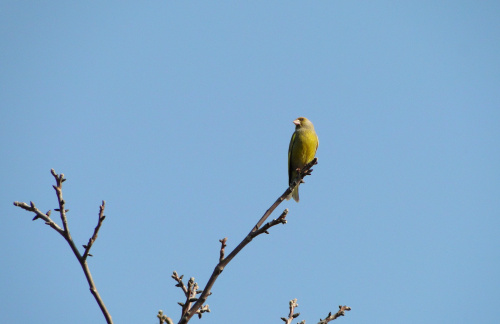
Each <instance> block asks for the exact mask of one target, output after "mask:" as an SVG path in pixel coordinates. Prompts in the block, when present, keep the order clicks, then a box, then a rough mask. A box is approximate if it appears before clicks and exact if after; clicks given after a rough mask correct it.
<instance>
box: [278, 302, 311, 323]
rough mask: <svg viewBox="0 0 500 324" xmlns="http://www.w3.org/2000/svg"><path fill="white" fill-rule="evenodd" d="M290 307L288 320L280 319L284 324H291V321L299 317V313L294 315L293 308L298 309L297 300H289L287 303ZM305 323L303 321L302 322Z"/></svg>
mask: <svg viewBox="0 0 500 324" xmlns="http://www.w3.org/2000/svg"><path fill="white" fill-rule="evenodd" d="M288 304H289V307H290V312H289V313H288V318H285V317H282V318H281V320H282V321H283V322H285V324H292V321H293V319H294V318H297V317H299V315H300V313H295V312H294V311H295V308H296V307H299V304H297V298H295V299H292V300H290V302H289V303H288ZM302 322H305V321H302Z"/></svg>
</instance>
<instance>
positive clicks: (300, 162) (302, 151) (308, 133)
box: [286, 117, 319, 202]
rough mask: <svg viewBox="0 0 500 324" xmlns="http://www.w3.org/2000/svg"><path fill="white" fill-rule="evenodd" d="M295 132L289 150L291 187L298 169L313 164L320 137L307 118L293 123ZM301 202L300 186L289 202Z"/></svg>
mask: <svg viewBox="0 0 500 324" xmlns="http://www.w3.org/2000/svg"><path fill="white" fill-rule="evenodd" d="M293 123H294V124H295V132H294V133H293V135H292V139H291V140H290V147H289V148H288V185H291V184H292V182H293V180H295V178H296V177H297V169H302V168H303V167H304V166H305V165H306V164H307V163H309V162H311V161H312V160H313V159H314V156H315V155H316V150H317V149H318V143H319V141H318V136H317V135H316V132H315V131H314V125H313V123H311V121H310V120H309V119H307V118H305V117H299V118H297V119H295V120H294V121H293ZM292 197H293V199H294V200H295V201H296V202H299V186H297V187H295V189H294V190H293V191H292V193H291V194H290V195H288V197H286V199H287V200H289V199H290V198H292Z"/></svg>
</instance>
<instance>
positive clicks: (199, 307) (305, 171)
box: [179, 158, 318, 324]
mask: <svg viewBox="0 0 500 324" xmlns="http://www.w3.org/2000/svg"><path fill="white" fill-rule="evenodd" d="M317 163H318V159H317V158H314V159H313V160H312V161H311V162H310V163H308V164H307V165H305V166H304V167H303V168H302V169H301V170H300V172H298V175H297V177H296V178H295V180H294V181H293V182H292V184H291V185H290V186H289V187H288V188H287V189H286V190H285V192H284V193H283V194H282V195H281V196H280V197H279V198H278V199H277V200H276V201H275V202H274V203H273V204H272V205H271V207H269V209H268V210H267V211H266V212H265V213H264V215H263V216H262V217H261V219H260V220H259V221H258V222H257V224H255V226H254V227H253V228H252V230H251V231H250V232H249V233H248V234H247V236H246V237H245V238H244V239H243V240H242V241H241V242H240V244H238V246H236V247H235V248H234V250H233V251H231V253H229V255H228V256H227V257H224V252H225V247H226V241H227V240H225V241H224V242H222V241H221V245H222V246H221V251H220V257H219V263H218V264H217V265H216V266H215V269H214V271H213V272H212V275H211V276H210V278H209V279H208V282H207V284H206V286H205V288H204V289H203V291H202V292H201V295H200V296H199V297H198V298H197V299H196V302H195V303H194V305H193V306H191V307H190V308H188V309H187V311H186V312H184V307H185V306H186V304H187V303H186V304H184V306H183V313H182V317H181V319H180V320H179V324H186V323H188V322H189V320H190V319H191V318H192V317H193V316H194V315H195V314H198V316H199V317H201V313H203V312H204V311H208V312H209V311H210V310H209V309H208V305H206V306H203V304H204V303H205V302H206V300H207V298H208V296H210V294H211V290H212V287H213V285H214V283H215V281H216V280H217V278H218V277H219V275H220V274H221V273H222V271H223V270H224V268H225V267H226V266H227V264H228V263H229V262H230V261H231V260H232V259H233V258H234V257H235V256H236V255H237V254H238V253H239V252H240V251H241V250H242V249H243V248H244V247H245V246H246V245H247V244H248V243H250V242H251V241H252V240H253V239H254V238H255V237H256V236H258V235H260V234H262V233H267V234H268V232H267V231H268V229H269V228H271V227H273V226H275V225H277V224H286V219H285V217H286V215H287V213H288V209H285V210H284V211H283V213H282V214H281V215H280V216H279V217H278V218H277V219H275V220H272V221H270V222H268V223H267V224H265V225H264V226H262V224H264V222H265V221H266V220H267V218H268V217H269V216H270V215H271V214H272V212H273V211H274V210H275V209H276V207H278V205H279V204H281V203H282V202H283V200H285V199H286V197H287V196H288V195H289V194H290V193H291V192H292V191H293V189H295V187H296V186H298V185H299V184H300V183H301V182H302V181H303V179H304V177H306V176H308V175H310V174H311V172H312V171H313V170H312V169H311V168H312V166H313V165H315V164H317ZM261 226H262V227H261ZM193 300H194V299H193Z"/></svg>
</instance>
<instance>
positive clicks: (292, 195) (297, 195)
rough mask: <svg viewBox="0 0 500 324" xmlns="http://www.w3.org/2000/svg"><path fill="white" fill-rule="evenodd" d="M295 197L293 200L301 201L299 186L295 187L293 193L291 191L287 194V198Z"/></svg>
mask: <svg viewBox="0 0 500 324" xmlns="http://www.w3.org/2000/svg"><path fill="white" fill-rule="evenodd" d="M292 197H293V200H295V201H296V202H299V186H297V187H295V189H293V191H292V193H290V194H289V195H288V196H286V200H290V198H292Z"/></svg>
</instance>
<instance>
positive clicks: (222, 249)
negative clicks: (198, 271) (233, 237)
mask: <svg viewBox="0 0 500 324" xmlns="http://www.w3.org/2000/svg"><path fill="white" fill-rule="evenodd" d="M219 242H220V245H221V247H220V257H219V262H220V261H222V260H224V252H225V249H226V246H227V244H226V242H227V237H225V238H223V239H220V240H219Z"/></svg>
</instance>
